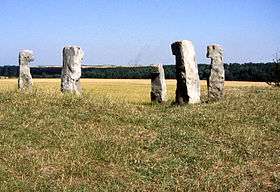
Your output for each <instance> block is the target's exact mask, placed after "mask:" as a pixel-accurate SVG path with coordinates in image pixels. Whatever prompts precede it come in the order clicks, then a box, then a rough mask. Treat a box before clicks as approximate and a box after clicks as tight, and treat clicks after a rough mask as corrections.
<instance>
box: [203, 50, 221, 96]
mask: <svg viewBox="0 0 280 192" xmlns="http://www.w3.org/2000/svg"><path fill="white" fill-rule="evenodd" d="M206 57H207V58H211V72H210V77H209V79H208V80H207V86H208V99H209V100H210V101H218V100H221V99H223V97H224V81H225V70H224V62H223V49H222V48H221V46H219V45H209V46H208V47H207V55H206Z"/></svg>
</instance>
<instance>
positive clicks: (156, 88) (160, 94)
mask: <svg viewBox="0 0 280 192" xmlns="http://www.w3.org/2000/svg"><path fill="white" fill-rule="evenodd" d="M153 67H154V72H152V73H151V86H152V90H151V100H152V101H153V102H159V103H162V102H165V101H166V100H167V95H166V94H167V92H166V83H165V75H164V69H163V67H162V65H156V66H153Z"/></svg>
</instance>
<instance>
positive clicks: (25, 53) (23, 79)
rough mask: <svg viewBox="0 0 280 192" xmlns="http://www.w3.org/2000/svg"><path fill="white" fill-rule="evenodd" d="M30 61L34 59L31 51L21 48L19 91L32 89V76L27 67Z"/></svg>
mask: <svg viewBox="0 0 280 192" xmlns="http://www.w3.org/2000/svg"><path fill="white" fill-rule="evenodd" d="M32 61H34V55H33V51H31V50H22V51H20V52H19V77H18V88H19V89H20V90H21V91H30V90H31V89H32V76H31V73H30V67H29V62H32Z"/></svg>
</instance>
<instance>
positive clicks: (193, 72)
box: [171, 40, 200, 105]
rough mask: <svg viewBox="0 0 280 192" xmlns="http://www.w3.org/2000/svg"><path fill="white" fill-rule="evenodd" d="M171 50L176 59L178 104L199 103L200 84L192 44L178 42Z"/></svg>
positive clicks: (185, 41)
mask: <svg viewBox="0 0 280 192" xmlns="http://www.w3.org/2000/svg"><path fill="white" fill-rule="evenodd" d="M171 49H172V53H173V55H175V58H176V79H177V88H176V103H177V104H179V105H181V104H184V103H199V102H200V82H199V75H198V68H197V63H196V58H195V51H194V46H193V44H192V42H191V41H187V40H183V41H177V42H175V43H173V44H172V45H171Z"/></svg>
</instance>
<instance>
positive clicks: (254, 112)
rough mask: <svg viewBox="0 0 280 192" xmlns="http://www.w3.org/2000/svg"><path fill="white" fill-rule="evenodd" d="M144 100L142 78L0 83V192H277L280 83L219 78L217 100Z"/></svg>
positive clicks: (147, 91) (145, 88)
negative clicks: (24, 89) (30, 86)
mask: <svg viewBox="0 0 280 192" xmlns="http://www.w3.org/2000/svg"><path fill="white" fill-rule="evenodd" d="M175 84H176V82H175V81H174V80H168V81H167V86H168V97H169V101H168V102H167V103H166V104H164V105H158V104H151V103H150V98H149V95H150V81H148V80H97V79H83V80H82V86H83V88H84V91H83V95H82V96H71V95H63V94H61V93H60V80H58V79H47V80H46V79H35V80H34V86H35V90H34V91H33V93H26V94H20V93H18V92H17V91H16V87H17V81H16V80H15V79H12V80H10V79H8V80H0V145H1V147H0V191H279V190H280V89H276V88H271V87H268V86H266V84H265V83H251V82H242V83H241V82H226V95H225V99H224V101H222V102H219V103H206V101H207V97H206V94H207V92H206V86H205V82H202V83H201V84H202V101H203V102H202V103H201V104H198V105H185V106H182V107H178V106H175V105H173V104H172V102H173V101H174V97H175V95H174V92H175Z"/></svg>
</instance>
